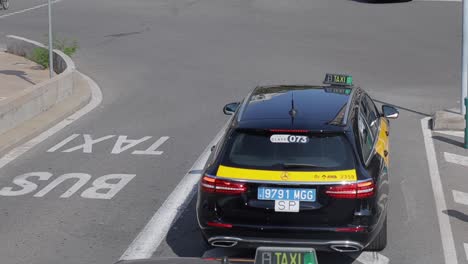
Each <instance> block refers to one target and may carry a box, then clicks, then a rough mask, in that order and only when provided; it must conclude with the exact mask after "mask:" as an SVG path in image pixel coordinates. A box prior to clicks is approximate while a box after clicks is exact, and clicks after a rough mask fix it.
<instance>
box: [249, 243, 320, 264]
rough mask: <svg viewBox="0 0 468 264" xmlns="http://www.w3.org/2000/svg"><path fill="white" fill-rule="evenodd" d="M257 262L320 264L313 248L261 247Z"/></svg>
mask: <svg viewBox="0 0 468 264" xmlns="http://www.w3.org/2000/svg"><path fill="white" fill-rule="evenodd" d="M255 264H318V261H317V255H316V254H315V249H313V248H279V247H278V248H277V247H259V248H257V251H256V253H255Z"/></svg>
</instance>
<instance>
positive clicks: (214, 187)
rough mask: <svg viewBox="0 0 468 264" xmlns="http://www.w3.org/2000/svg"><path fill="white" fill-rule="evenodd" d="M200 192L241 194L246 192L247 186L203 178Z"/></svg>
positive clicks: (207, 177)
mask: <svg viewBox="0 0 468 264" xmlns="http://www.w3.org/2000/svg"><path fill="white" fill-rule="evenodd" d="M201 187H202V190H203V191H205V192H209V193H224V194H241V193H244V192H246V191H247V184H245V183H242V182H233V181H227V180H220V179H217V178H212V177H209V176H203V178H202V180H201Z"/></svg>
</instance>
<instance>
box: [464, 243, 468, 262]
mask: <svg viewBox="0 0 468 264" xmlns="http://www.w3.org/2000/svg"><path fill="white" fill-rule="evenodd" d="M463 247H464V248H465V255H466V260H468V243H463Z"/></svg>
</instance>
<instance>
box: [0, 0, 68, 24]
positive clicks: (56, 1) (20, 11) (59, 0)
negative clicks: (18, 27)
mask: <svg viewBox="0 0 468 264" xmlns="http://www.w3.org/2000/svg"><path fill="white" fill-rule="evenodd" d="M61 1H62V0H54V1H51V3H52V4H55V3H58V2H61ZM47 5H48V4H47V3H46V4H41V5H37V6H33V7H30V8H26V9H22V10H19V11H16V12H11V13H8V14H5V15H1V16H0V19H1V18H5V17H9V16H12V15H17V14H21V13H26V12H28V11H32V10H34V9H38V8H41V7H44V6H47Z"/></svg>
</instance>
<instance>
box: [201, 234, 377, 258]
mask: <svg viewBox="0 0 468 264" xmlns="http://www.w3.org/2000/svg"><path fill="white" fill-rule="evenodd" d="M202 233H203V235H204V237H205V238H206V240H207V241H208V243H209V244H211V245H213V246H216V247H240V248H257V247H260V246H277V247H291V246H294V247H313V248H315V249H316V250H320V251H339V252H356V251H362V250H363V249H364V248H365V247H366V246H367V245H368V244H369V243H370V241H371V239H373V237H374V232H353V233H348V232H325V231H321V232H310V231H307V232H289V231H287V230H284V231H276V232H264V231H247V230H241V229H228V228H204V229H202Z"/></svg>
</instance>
